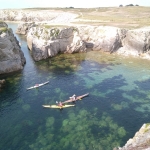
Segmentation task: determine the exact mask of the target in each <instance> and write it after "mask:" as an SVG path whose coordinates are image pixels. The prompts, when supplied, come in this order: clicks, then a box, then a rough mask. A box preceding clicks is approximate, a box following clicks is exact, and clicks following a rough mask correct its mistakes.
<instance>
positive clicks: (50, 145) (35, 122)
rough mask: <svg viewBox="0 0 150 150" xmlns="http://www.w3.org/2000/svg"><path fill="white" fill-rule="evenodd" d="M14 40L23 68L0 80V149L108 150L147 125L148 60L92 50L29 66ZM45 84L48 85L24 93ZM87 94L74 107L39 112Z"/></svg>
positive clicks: (149, 94) (24, 47)
mask: <svg viewBox="0 0 150 150" xmlns="http://www.w3.org/2000/svg"><path fill="white" fill-rule="evenodd" d="M9 25H10V27H13V29H15V27H16V26H15V25H14V26H12V24H9ZM16 36H17V38H18V40H19V41H20V42H21V43H22V46H21V47H22V50H23V52H24V55H25V57H26V60H27V63H26V65H25V67H24V69H23V70H22V71H19V72H16V73H13V74H11V75H1V76H0V79H2V78H5V79H6V86H5V87H4V89H3V90H2V91H1V92H0V123H1V125H0V133H1V134H0V141H1V142H0V149H3V150H10V149H11V150H16V149H19V150H27V149H32V150H37V149H38V150H40V149H43V150H50V149H52V150H59V149H61V150H68V149H71V150H93V149H95V150H98V149H99V150H104V149H107V150H112V149H113V148H114V147H116V146H123V145H124V144H125V143H126V141H127V140H128V139H129V138H132V137H133V136H134V134H135V132H136V131H137V130H138V129H139V128H140V127H141V126H142V124H143V123H146V122H148V121H149V115H150V106H149V101H150V91H149V89H150V84H149V82H150V66H149V65H148V64H149V61H147V60H140V59H135V58H125V57H121V56H116V55H113V54H111V55H110V54H104V53H100V52H93V51H92V52H88V53H79V54H61V55H58V56H56V57H53V58H49V59H47V60H43V61H39V62H34V61H33V59H32V57H31V56H30V52H29V50H28V49H27V45H26V41H25V38H24V36H19V35H16ZM45 81H50V82H49V84H47V85H45V86H42V87H40V88H39V89H33V90H29V91H27V90H26V88H28V87H30V86H33V85H35V84H36V83H42V82H45ZM87 92H89V93H90V94H89V96H88V97H86V98H84V99H83V100H81V101H78V102H76V107H71V108H66V109H63V110H62V111H60V110H57V109H44V108H42V105H43V104H55V102H56V101H63V100H67V99H68V98H69V97H70V96H72V95H73V94H76V95H82V94H85V93H87Z"/></svg>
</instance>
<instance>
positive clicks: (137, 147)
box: [117, 123, 150, 150]
mask: <svg viewBox="0 0 150 150" xmlns="http://www.w3.org/2000/svg"><path fill="white" fill-rule="evenodd" d="M117 149H118V150H149V149H150V123H147V124H143V126H142V127H141V128H140V130H139V131H138V132H137V133H136V134H135V136H134V137H133V138H132V139H129V140H128V141H127V143H126V144H125V146H123V147H122V148H121V147H120V148H117Z"/></svg>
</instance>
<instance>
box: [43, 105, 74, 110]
mask: <svg viewBox="0 0 150 150" xmlns="http://www.w3.org/2000/svg"><path fill="white" fill-rule="evenodd" d="M42 106H43V107H45V108H59V109H62V108H68V107H72V106H75V105H63V107H61V106H58V105H42Z"/></svg>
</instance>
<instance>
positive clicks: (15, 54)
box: [0, 22, 25, 74]
mask: <svg viewBox="0 0 150 150" xmlns="http://www.w3.org/2000/svg"><path fill="white" fill-rule="evenodd" d="M24 64H25V57H24V54H23V52H22V51H21V48H20V45H19V42H18V40H17V39H16V37H15V36H14V34H13V31H12V29H10V28H8V26H7V24H6V23H4V22H0V74H4V73H10V72H13V71H18V70H20V69H23V66H24Z"/></svg>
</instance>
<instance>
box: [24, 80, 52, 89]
mask: <svg viewBox="0 0 150 150" xmlns="http://www.w3.org/2000/svg"><path fill="white" fill-rule="evenodd" d="M47 83H49V81H47V82H44V83H41V84H35V85H34V86H32V87H29V88H27V90H31V89H35V88H38V87H40V86H43V85H45V84H47Z"/></svg>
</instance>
